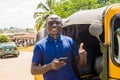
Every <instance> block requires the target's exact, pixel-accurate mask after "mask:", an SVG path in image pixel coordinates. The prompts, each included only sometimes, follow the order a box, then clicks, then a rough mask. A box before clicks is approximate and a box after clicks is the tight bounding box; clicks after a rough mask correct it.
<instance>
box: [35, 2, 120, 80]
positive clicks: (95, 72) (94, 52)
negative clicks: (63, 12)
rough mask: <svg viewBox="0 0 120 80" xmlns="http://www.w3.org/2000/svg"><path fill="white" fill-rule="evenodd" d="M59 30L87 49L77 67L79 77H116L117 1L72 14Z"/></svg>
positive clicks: (119, 71) (119, 79)
mask: <svg viewBox="0 0 120 80" xmlns="http://www.w3.org/2000/svg"><path fill="white" fill-rule="evenodd" d="M62 34H64V35H67V36H70V37H72V38H73V39H74V40H75V41H76V42H77V44H78V45H79V44H80V43H81V42H83V43H84V49H85V50H86V51H87V53H88V56H87V65H86V66H85V67H79V70H80V72H81V74H80V78H81V79H80V80H120V4H113V5H109V6H105V7H102V8H98V9H92V10H84V11H80V12H76V13H74V14H72V15H71V16H69V17H68V18H67V19H66V21H65V22H64V23H63V31H62ZM39 79H40V77H39V76H35V80H39Z"/></svg>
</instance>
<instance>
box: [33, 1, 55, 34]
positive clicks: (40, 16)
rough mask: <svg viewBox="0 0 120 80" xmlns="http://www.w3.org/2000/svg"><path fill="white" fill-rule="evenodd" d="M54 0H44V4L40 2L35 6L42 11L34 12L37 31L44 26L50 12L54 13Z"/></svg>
mask: <svg viewBox="0 0 120 80" xmlns="http://www.w3.org/2000/svg"><path fill="white" fill-rule="evenodd" d="M55 1H56V0H46V4H43V3H42V2H40V3H39V4H38V6H37V9H42V10H43V11H40V12H35V13H34V18H35V19H36V24H35V27H36V31H37V32H38V31H39V29H41V28H43V27H44V26H45V20H46V18H47V17H48V16H49V15H50V14H54V13H55V12H54V7H55V3H56V2H55Z"/></svg>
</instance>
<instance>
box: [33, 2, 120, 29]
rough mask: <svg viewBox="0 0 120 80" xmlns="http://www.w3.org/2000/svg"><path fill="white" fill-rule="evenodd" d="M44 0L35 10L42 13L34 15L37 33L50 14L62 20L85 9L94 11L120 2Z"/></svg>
mask: <svg viewBox="0 0 120 80" xmlns="http://www.w3.org/2000/svg"><path fill="white" fill-rule="evenodd" d="M56 1H57V0H46V3H45V4H43V3H42V2H40V3H39V4H38V6H37V9H42V10H44V11H42V10H41V11H38V12H36V13H34V18H37V20H36V30H37V31H39V29H40V28H42V27H44V25H45V20H46V18H47V16H48V15H50V14H58V15H59V16H61V17H62V18H66V17H68V16H70V15H71V14H73V13H75V12H77V11H80V10H86V9H95V8H99V7H103V6H106V5H110V4H113V3H119V2H120V0H60V1H58V2H56Z"/></svg>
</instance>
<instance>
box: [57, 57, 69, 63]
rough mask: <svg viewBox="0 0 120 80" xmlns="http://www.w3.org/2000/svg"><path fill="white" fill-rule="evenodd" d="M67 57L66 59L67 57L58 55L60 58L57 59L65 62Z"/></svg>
mask: <svg viewBox="0 0 120 80" xmlns="http://www.w3.org/2000/svg"><path fill="white" fill-rule="evenodd" d="M67 59H68V57H60V58H59V61H64V62H66V61H67Z"/></svg>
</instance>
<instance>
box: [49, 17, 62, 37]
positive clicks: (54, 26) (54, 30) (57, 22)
mask: <svg viewBox="0 0 120 80" xmlns="http://www.w3.org/2000/svg"><path fill="white" fill-rule="evenodd" d="M47 29H48V32H49V34H50V35H58V34H59V33H60V31H61V29H62V20H61V18H60V17H58V16H56V15H52V16H49V17H48V18H47Z"/></svg>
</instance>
